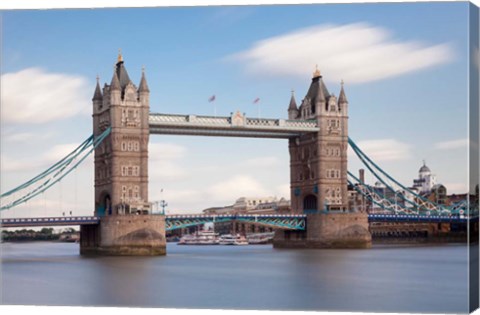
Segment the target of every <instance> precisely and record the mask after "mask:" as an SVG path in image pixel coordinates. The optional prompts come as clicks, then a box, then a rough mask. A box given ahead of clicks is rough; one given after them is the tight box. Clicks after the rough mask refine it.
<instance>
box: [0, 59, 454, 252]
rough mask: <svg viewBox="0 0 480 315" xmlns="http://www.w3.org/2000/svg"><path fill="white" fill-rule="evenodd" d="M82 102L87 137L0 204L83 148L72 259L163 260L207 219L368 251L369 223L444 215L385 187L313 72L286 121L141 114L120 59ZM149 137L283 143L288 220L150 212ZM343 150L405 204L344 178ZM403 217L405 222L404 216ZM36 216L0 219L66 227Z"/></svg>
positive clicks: (143, 99)
mask: <svg viewBox="0 0 480 315" xmlns="http://www.w3.org/2000/svg"><path fill="white" fill-rule="evenodd" d="M92 103H93V115H92V117H93V136H92V137H90V138H89V140H88V141H86V142H85V143H84V144H82V145H81V146H79V147H78V148H77V149H76V150H75V151H73V152H72V153H71V154H69V155H68V156H67V157H65V158H64V159H62V160H61V161H59V162H58V163H56V164H55V165H53V166H52V167H51V168H49V169H48V170H46V171H45V172H42V173H41V174H40V175H38V176H36V177H35V178H33V179H32V180H30V181H28V182H27V183H25V184H22V185H20V186H19V187H17V188H15V189H13V190H11V191H9V192H7V193H4V194H3V195H2V199H3V198H4V197H12V196H14V195H15V194H18V193H21V192H22V191H23V190H27V191H26V192H25V193H24V194H23V195H21V197H19V198H17V199H14V200H13V201H11V202H5V203H2V207H1V209H2V210H4V209H8V208H10V207H13V206H15V205H17V204H19V203H21V202H25V201H26V200H29V199H30V198H33V197H34V196H36V195H38V194H39V193H42V192H43V191H45V190H46V189H48V188H49V187H51V186H52V185H53V184H55V183H56V182H58V181H59V180H60V179H61V178H63V176H65V175H67V174H68V173H69V172H70V171H71V170H72V168H75V167H76V166H77V165H78V164H79V163H81V162H82V161H83V160H84V159H85V157H86V155H88V153H89V152H91V151H92V150H93V151H94V170H95V176H94V188H95V198H94V199H95V204H94V216H93V217H89V218H78V220H77V221H78V222H77V221H75V222H72V221H71V220H70V222H68V223H70V225H74V224H80V225H81V246H80V248H81V253H82V254H108V255H161V254H165V252H166V246H165V245H166V243H165V241H166V240H165V231H166V230H171V229H175V228H179V227H184V226H189V225H195V224H200V223H202V222H209V221H211V220H215V219H217V220H237V221H238V220H240V221H243V222H250V223H251V222H253V223H255V224H264V225H270V226H275V227H277V228H279V230H278V231H277V232H276V235H275V239H274V246H276V247H313V248H324V247H360V248H368V247H370V245H371V235H370V232H369V229H368V224H369V221H370V222H389V221H392V220H397V221H398V220H404V221H402V222H407V221H408V222H420V221H422V220H423V221H422V223H423V222H425V220H426V219H425V216H423V217H418V215H421V214H422V211H423V214H425V213H427V214H428V213H432V214H435V215H438V218H437V217H435V216H431V217H429V218H428V220H430V221H431V222H440V221H439V220H443V219H442V218H444V217H442V214H445V211H447V212H448V211H449V210H448V209H446V208H445V207H441V206H439V205H436V204H434V203H432V202H430V201H428V200H424V199H422V197H421V196H419V195H416V194H415V193H414V192H412V191H410V190H408V188H406V187H404V186H402V185H401V184H400V183H398V182H396V181H394V179H393V178H391V177H390V176H389V175H388V174H386V173H385V172H384V171H383V170H381V169H380V168H379V167H378V166H377V165H376V164H375V163H374V162H373V161H371V160H370V159H369V158H368V157H367V156H366V155H365V154H364V153H363V152H362V151H361V150H360V149H359V148H358V147H357V146H356V145H355V144H354V143H353V141H351V139H349V137H348V107H349V102H348V100H347V97H346V93H345V90H344V85H343V82H342V83H341V86H340V91H339V94H338V97H337V96H335V95H334V94H333V93H330V92H329V90H328V89H327V87H326V85H325V83H324V81H323V77H322V75H321V74H320V71H319V70H318V69H317V70H316V71H315V72H314V73H313V77H312V81H311V83H310V87H309V89H308V91H307V93H306V95H305V97H304V98H303V100H302V102H301V103H300V106H298V105H297V102H296V99H295V96H294V95H293V93H292V96H291V98H290V103H289V106H288V119H282V118H280V119H266V118H249V117H246V116H245V115H244V114H243V113H240V112H238V111H237V112H235V113H232V114H231V115H230V116H227V117H212V116H199V115H176V114H164V113H150V90H149V87H148V84H147V79H146V76H145V72H144V71H142V76H141V80H140V84H139V86H138V87H137V86H136V85H135V84H134V83H133V82H132V81H131V80H130V78H129V75H128V73H127V70H126V67H125V64H124V61H123V57H122V56H121V55H120V54H119V56H118V59H117V63H116V65H115V69H114V72H113V75H112V80H111V82H110V84H107V83H105V84H104V86H103V88H101V87H100V82H99V80H98V78H97V84H96V87H95V91H94V95H93V99H92ZM151 135H152V136H153V135H190V136H219V137H255V138H276V139H286V140H287V141H288V148H289V155H290V200H291V208H292V213H291V214H290V215H287V216H283V217H282V216H280V215H276V216H260V215H258V216H254V217H252V216H248V215H229V216H225V217H218V216H217V217H215V218H214V217H211V216H210V217H208V216H200V215H196V216H191V217H185V216H183V217H182V216H170V217H169V216H163V215H152V213H151V212H152V211H151V203H150V202H149V198H148V142H149V138H150V136H151ZM349 144H350V145H351V146H352V148H353V149H354V152H355V153H356V154H357V155H358V156H359V158H360V159H361V160H362V161H363V162H364V164H365V165H366V166H367V167H368V169H369V170H370V171H371V172H372V173H373V174H374V175H375V176H376V177H378V178H380V177H379V176H382V175H386V176H387V177H388V179H387V180H388V181H392V180H393V182H394V183H395V185H397V186H398V187H401V189H403V192H402V193H401V194H400V195H401V196H402V197H403V198H404V199H405V200H404V202H403V205H399V204H398V203H397V202H395V206H392V204H393V203H392V202H391V201H389V200H387V199H385V196H379V195H376V193H375V191H373V190H371V189H369V187H368V186H367V185H365V183H363V182H362V181H361V180H359V179H357V178H356V177H354V176H353V175H352V174H351V173H350V172H348V168H347V149H348V146H349ZM90 146H92V148H90ZM77 160H79V161H78V162H76V161H77ZM380 180H381V179H380ZM382 182H383V183H386V182H385V181H383V180H382ZM348 184H350V185H351V186H353V187H355V189H356V191H358V193H359V194H361V195H362V198H366V199H368V200H371V201H372V202H375V203H376V204H378V205H379V206H380V207H382V209H384V210H385V211H388V212H390V213H392V215H391V216H388V215H387V216H385V215H384V216H372V215H370V216H369V215H367V214H366V213H359V212H353V211H351V210H350V209H349V203H348V202H349V199H348V188H347V185H348ZM390 189H392V190H393V189H394V188H392V187H390ZM395 193H396V192H395ZM2 202H3V201H2ZM442 211H443V212H442ZM139 214H141V215H139ZM399 214H400V215H399ZM405 214H407V215H408V216H406V217H404V216H403V215H405ZM44 219H45V220H36V221H28V219H25V220H27V221H25V220H24V221H22V222H20V221H18V219H2V225H4V226H15V224H16V226H20V225H19V224H27V223H28V224H31V225H34V224H40V223H42V224H50V223H51V224H52V225H58V224H60V225H61V224H64V223H65V222H66V221H67V220H64V219H62V218H50V219H49V218H44ZM5 220H14V221H5ZM82 220H83V223H82ZM85 220H86V221H85ZM405 220H406V221H405ZM428 220H427V221H428ZM435 220H436V221H435Z"/></svg>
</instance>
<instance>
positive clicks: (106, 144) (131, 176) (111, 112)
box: [93, 54, 150, 216]
mask: <svg viewBox="0 0 480 315" xmlns="http://www.w3.org/2000/svg"><path fill="white" fill-rule="evenodd" d="M149 95H150V91H149V89H148V85H147V80H146V78H145V73H144V72H142V78H141V80H140V85H139V87H138V88H137V87H136V86H135V85H134V84H133V83H132V81H131V80H130V78H129V76H128V73H127V70H126V68H125V65H124V61H123V58H122V55H121V54H119V56H118V60H117V63H116V65H115V68H114V72H113V77H112V81H111V83H110V85H107V84H105V86H104V87H103V93H102V92H101V90H100V85H99V82H98V79H97V87H96V89H95V94H94V97H93V132H94V135H99V134H100V133H102V132H103V131H104V130H105V129H106V128H108V127H111V128H112V131H111V134H110V135H109V136H108V137H107V138H106V139H105V140H104V141H103V142H102V144H100V145H99V146H98V147H97V149H96V150H95V214H96V215H97V216H110V215H116V214H129V213H139V212H140V213H148V212H149V211H150V205H149V203H148V140H149V139H148V138H149V125H148V117H149V105H150V104H149Z"/></svg>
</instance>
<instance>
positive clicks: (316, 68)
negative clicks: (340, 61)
mask: <svg viewBox="0 0 480 315" xmlns="http://www.w3.org/2000/svg"><path fill="white" fill-rule="evenodd" d="M321 76H322V75H321V74H320V70H318V65H315V71H314V72H313V78H318V77H321Z"/></svg>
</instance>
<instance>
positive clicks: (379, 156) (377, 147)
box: [348, 139, 412, 162]
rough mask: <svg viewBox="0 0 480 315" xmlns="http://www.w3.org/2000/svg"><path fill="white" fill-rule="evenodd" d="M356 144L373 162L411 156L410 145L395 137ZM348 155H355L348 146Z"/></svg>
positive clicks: (396, 159)
mask: <svg viewBox="0 0 480 315" xmlns="http://www.w3.org/2000/svg"><path fill="white" fill-rule="evenodd" d="M356 145H357V146H358V147H359V148H360V150H362V151H363V152H364V153H365V154H366V155H367V156H368V157H369V158H370V159H371V160H373V161H374V162H379V161H399V160H406V159H409V158H410V157H411V156H412V153H411V147H410V145H409V144H406V143H403V142H400V141H397V140H395V139H377V140H364V141H360V142H358V143H356ZM348 155H349V158H351V157H354V156H356V155H355V153H354V152H353V151H352V149H351V148H350V147H349V153H348Z"/></svg>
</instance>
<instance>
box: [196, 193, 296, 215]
mask: <svg viewBox="0 0 480 315" xmlns="http://www.w3.org/2000/svg"><path fill="white" fill-rule="evenodd" d="M290 210H291V208H290V201H289V200H286V199H285V198H280V199H277V197H240V198H238V199H237V200H236V201H235V203H234V204H233V205H229V206H224V207H212V208H208V209H205V210H203V211H202V212H203V213H205V214H227V213H255V214H273V213H288V212H290Z"/></svg>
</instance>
